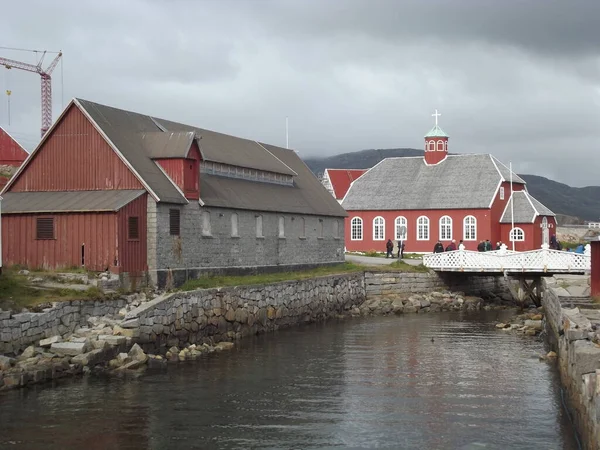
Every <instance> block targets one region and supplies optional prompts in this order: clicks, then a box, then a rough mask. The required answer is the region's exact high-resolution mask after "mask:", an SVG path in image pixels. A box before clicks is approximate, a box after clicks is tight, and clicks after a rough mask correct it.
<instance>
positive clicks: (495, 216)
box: [491, 181, 524, 245]
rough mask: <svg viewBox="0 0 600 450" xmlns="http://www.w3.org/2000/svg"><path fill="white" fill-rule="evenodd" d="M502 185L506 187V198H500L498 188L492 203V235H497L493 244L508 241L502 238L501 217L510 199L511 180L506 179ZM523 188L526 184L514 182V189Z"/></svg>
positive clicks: (519, 189) (520, 189)
mask: <svg viewBox="0 0 600 450" xmlns="http://www.w3.org/2000/svg"><path fill="white" fill-rule="evenodd" d="M500 187H503V188H504V200H501V199H500V189H498V192H497V193H496V197H495V198H494V202H493V203H492V216H491V217H492V221H491V235H492V236H496V238H495V240H494V242H493V243H492V244H493V245H495V244H496V242H497V241H500V240H501V241H503V242H507V241H506V240H504V239H503V238H502V236H503V234H502V232H501V230H500V219H501V218H502V214H503V213H504V209H505V208H506V204H507V203H508V200H509V199H510V182H508V181H505V182H503V183H502V184H501V185H500ZM523 189H524V186H523V185H522V184H517V183H513V191H515V192H516V191H522V190H523ZM507 245H508V244H507Z"/></svg>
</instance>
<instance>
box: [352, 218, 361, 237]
mask: <svg viewBox="0 0 600 450" xmlns="http://www.w3.org/2000/svg"><path fill="white" fill-rule="evenodd" d="M362 238H363V223H362V219H361V218H360V217H353V218H352V221H351V222H350V240H351V241H362Z"/></svg>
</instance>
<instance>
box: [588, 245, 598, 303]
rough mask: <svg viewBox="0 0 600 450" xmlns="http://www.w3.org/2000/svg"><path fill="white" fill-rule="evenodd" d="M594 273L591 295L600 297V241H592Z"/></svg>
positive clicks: (591, 277) (591, 282)
mask: <svg viewBox="0 0 600 450" xmlns="http://www.w3.org/2000/svg"><path fill="white" fill-rule="evenodd" d="M590 245H591V252H592V256H591V258H592V273H591V275H590V289H591V295H592V296H594V297H600V241H591V242H590Z"/></svg>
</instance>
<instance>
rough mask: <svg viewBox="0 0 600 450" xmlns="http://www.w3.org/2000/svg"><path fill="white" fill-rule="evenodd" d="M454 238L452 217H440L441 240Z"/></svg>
mask: <svg viewBox="0 0 600 450" xmlns="http://www.w3.org/2000/svg"><path fill="white" fill-rule="evenodd" d="M451 239H452V218H451V217H450V216H442V217H441V218H440V240H441V241H449V240H451Z"/></svg>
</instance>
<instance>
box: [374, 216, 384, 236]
mask: <svg viewBox="0 0 600 450" xmlns="http://www.w3.org/2000/svg"><path fill="white" fill-rule="evenodd" d="M384 239H385V220H383V217H375V218H374V219H373V240H374V241H383V240H384Z"/></svg>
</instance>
